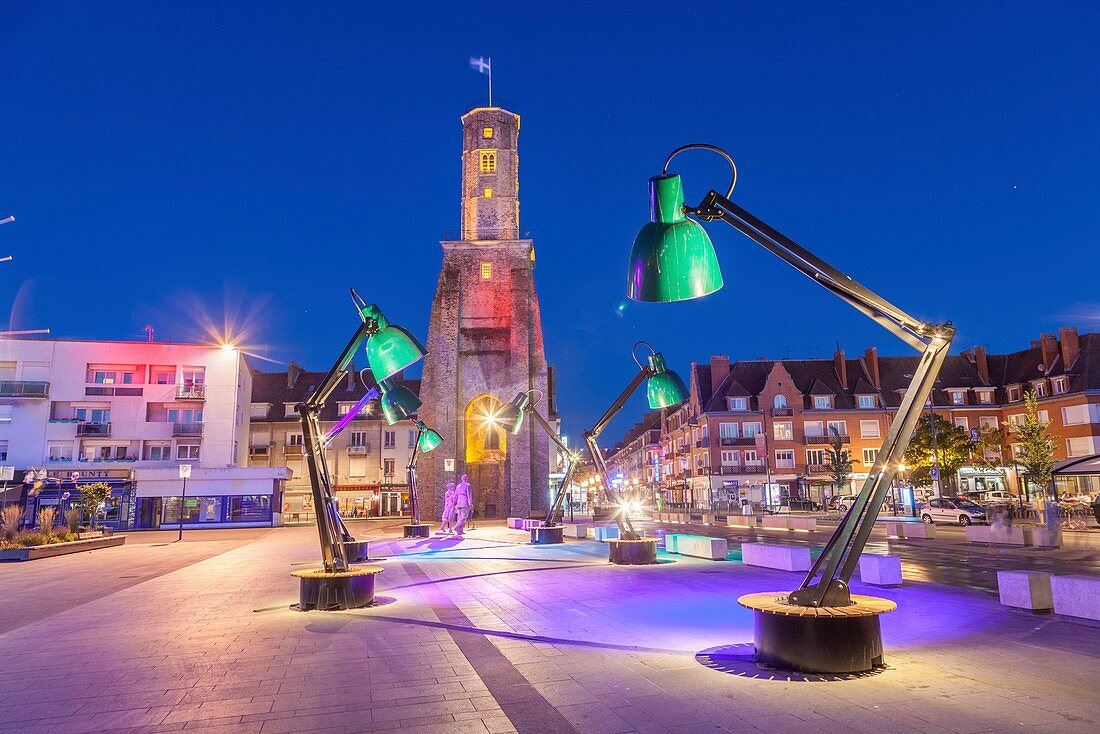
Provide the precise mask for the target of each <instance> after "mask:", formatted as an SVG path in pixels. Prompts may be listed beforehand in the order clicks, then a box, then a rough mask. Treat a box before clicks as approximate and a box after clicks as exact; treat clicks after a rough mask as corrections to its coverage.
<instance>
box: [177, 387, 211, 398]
mask: <svg viewBox="0 0 1100 734" xmlns="http://www.w3.org/2000/svg"><path fill="white" fill-rule="evenodd" d="M176 400H206V385H176Z"/></svg>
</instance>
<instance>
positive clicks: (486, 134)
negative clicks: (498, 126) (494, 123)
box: [481, 127, 493, 140]
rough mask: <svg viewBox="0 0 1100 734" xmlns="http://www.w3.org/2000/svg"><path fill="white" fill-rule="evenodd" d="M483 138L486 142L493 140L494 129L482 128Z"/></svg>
mask: <svg viewBox="0 0 1100 734" xmlns="http://www.w3.org/2000/svg"><path fill="white" fill-rule="evenodd" d="M481 137H482V138H484V139H485V140H492V139H493V128H491V127H483V128H481Z"/></svg>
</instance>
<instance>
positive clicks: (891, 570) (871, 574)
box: [859, 553, 902, 586]
mask: <svg viewBox="0 0 1100 734" xmlns="http://www.w3.org/2000/svg"><path fill="white" fill-rule="evenodd" d="M859 579H860V581H862V582H863V583H865V584H871V585H873V586H901V584H902V580H901V558H900V557H899V556H886V555H877V554H873V553H865V554H863V555H861V556H860V557H859Z"/></svg>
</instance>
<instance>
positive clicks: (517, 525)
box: [508, 517, 523, 530]
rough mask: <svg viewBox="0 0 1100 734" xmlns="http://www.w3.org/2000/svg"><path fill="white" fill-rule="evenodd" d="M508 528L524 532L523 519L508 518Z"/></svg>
mask: <svg viewBox="0 0 1100 734" xmlns="http://www.w3.org/2000/svg"><path fill="white" fill-rule="evenodd" d="M508 527H509V528H511V529H512V530H523V518H522V517H510V518H508Z"/></svg>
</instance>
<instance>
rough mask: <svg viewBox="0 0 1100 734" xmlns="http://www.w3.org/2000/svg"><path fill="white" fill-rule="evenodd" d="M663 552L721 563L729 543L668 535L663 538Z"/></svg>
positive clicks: (720, 539)
mask: <svg viewBox="0 0 1100 734" xmlns="http://www.w3.org/2000/svg"><path fill="white" fill-rule="evenodd" d="M665 550H666V551H667V552H669V553H679V554H680V555H682V556H692V557H694V558H707V559H709V560H712V561H722V560H725V558H726V555H727V554H728V553H729V543H728V542H727V541H726V539H725V538H711V537H708V536H706V535H687V534H685V533H669V534H668V535H666V536H665Z"/></svg>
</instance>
